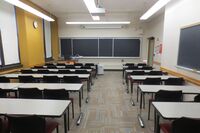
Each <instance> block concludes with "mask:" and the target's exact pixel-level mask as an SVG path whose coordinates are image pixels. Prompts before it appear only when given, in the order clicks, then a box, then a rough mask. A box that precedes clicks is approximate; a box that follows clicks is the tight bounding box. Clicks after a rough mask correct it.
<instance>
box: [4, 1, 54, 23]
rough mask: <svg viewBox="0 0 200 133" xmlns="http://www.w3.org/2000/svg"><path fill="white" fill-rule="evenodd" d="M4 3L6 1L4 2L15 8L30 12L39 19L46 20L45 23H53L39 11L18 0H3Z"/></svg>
mask: <svg viewBox="0 0 200 133" xmlns="http://www.w3.org/2000/svg"><path fill="white" fill-rule="evenodd" d="M4 1H6V2H8V3H10V4H12V5H15V6H17V7H19V8H22V9H24V10H25V11H27V12H30V13H32V14H34V15H36V16H38V17H41V18H43V19H45V20H47V21H55V20H54V19H53V18H51V17H49V16H47V15H45V14H44V13H41V12H40V11H38V10H36V9H34V8H33V7H31V6H29V5H27V4H25V3H23V2H21V1H19V0H4Z"/></svg>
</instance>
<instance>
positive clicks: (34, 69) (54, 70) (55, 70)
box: [24, 68, 92, 72]
mask: <svg viewBox="0 0 200 133" xmlns="http://www.w3.org/2000/svg"><path fill="white" fill-rule="evenodd" d="M24 70H33V71H38V70H49V71H53V72H57V71H59V70H69V71H72V72H74V71H76V70H86V71H88V72H91V71H92V69H47V68H41V69H36V68H33V69H24Z"/></svg>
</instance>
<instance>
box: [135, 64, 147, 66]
mask: <svg viewBox="0 0 200 133" xmlns="http://www.w3.org/2000/svg"><path fill="white" fill-rule="evenodd" d="M137 66H147V64H146V63H138V64H137Z"/></svg>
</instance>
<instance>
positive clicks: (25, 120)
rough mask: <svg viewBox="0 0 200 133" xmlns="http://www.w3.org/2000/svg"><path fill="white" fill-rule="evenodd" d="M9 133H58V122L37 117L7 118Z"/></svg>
mask: <svg viewBox="0 0 200 133" xmlns="http://www.w3.org/2000/svg"><path fill="white" fill-rule="evenodd" d="M7 117H8V123H9V130H10V131H9V132H11V133H52V132H53V131H54V130H55V129H56V130H57V133H58V125H59V124H58V122H55V121H48V120H45V119H44V118H42V117H39V116H7Z"/></svg>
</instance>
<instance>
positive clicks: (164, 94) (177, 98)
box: [155, 90, 183, 102]
mask: <svg viewBox="0 0 200 133" xmlns="http://www.w3.org/2000/svg"><path fill="white" fill-rule="evenodd" d="M182 99H183V94H182V91H167V90H159V91H158V92H156V94H155V101H162V102H181V101H182Z"/></svg>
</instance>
